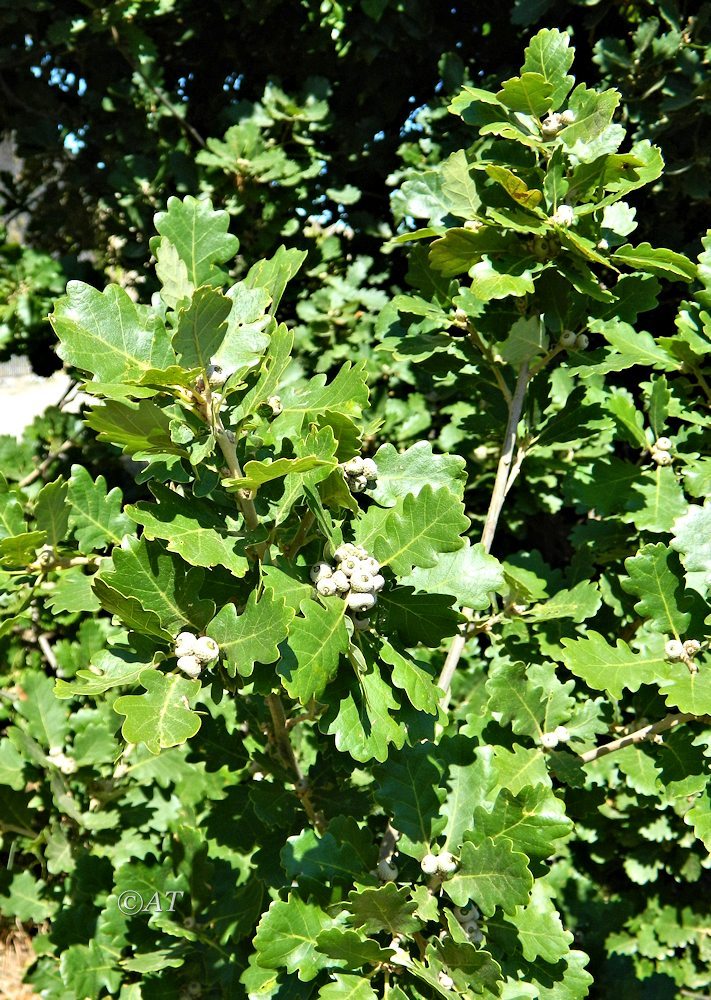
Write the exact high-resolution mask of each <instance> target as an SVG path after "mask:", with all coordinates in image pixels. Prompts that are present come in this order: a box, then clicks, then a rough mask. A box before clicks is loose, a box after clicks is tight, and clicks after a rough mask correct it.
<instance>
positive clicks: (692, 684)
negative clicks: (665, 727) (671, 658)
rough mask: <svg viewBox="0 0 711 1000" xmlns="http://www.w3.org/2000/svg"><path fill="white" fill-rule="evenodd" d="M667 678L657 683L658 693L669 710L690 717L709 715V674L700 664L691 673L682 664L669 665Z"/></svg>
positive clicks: (710, 684) (710, 697)
mask: <svg viewBox="0 0 711 1000" xmlns="http://www.w3.org/2000/svg"><path fill="white" fill-rule="evenodd" d="M668 674H669V676H668V677H664V678H662V679H660V681H659V693H660V695H661V696H662V697H663V698H664V700H665V701H666V703H667V705H668V706H669V707H670V708H676V709H678V710H679V711H680V712H689V713H691V714H692V715H698V716H704V715H711V674H710V673H709V664H708V661H707V662H706V663H702V664H701V665H700V666H699V669H698V671H697V672H694V673H692V672H691V671H690V670H689V668H688V667H687V666H686V664H684V663H672V664H669V668H668Z"/></svg>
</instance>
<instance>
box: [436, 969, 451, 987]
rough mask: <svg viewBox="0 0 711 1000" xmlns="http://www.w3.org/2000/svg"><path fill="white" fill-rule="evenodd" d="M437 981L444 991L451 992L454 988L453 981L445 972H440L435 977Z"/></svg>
mask: <svg viewBox="0 0 711 1000" xmlns="http://www.w3.org/2000/svg"><path fill="white" fill-rule="evenodd" d="M437 981H438V982H439V985H440V986H441V987H442V989H444V990H451V989H452V987H453V986H454V980H453V979H452V977H451V976H448V975H447V973H446V972H440V974H439V975H438V976H437Z"/></svg>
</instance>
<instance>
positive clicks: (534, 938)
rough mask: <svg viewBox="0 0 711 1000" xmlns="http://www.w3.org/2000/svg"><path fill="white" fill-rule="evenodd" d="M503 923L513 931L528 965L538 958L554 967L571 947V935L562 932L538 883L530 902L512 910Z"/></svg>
mask: <svg viewBox="0 0 711 1000" xmlns="http://www.w3.org/2000/svg"><path fill="white" fill-rule="evenodd" d="M506 920H507V922H508V923H510V924H512V925H513V926H514V927H515V928H516V931H517V933H518V939H519V941H520V943H521V950H522V951H523V957H524V958H525V959H526V960H527V961H528V962H533V961H535V959H537V958H541V959H543V961H544V962H549V963H550V964H551V965H555V963H556V962H559V961H560V959H561V958H564V957H565V956H566V955H567V954H568V951H569V949H570V945H571V944H572V943H573V935H572V934H571V933H570V931H565V930H563V925H562V924H561V921H560V914H559V913H558V911H557V910H556V908H555V906H554V905H553V903H552V902H551V900H550V898H549V897H548V895H547V893H546V888H545V887H544V884H543V882H542V881H541V880H540V879H539V880H538V881H537V882H536V883H535V884H534V886H533V890H532V892H531V902H530V903H528V905H527V906H519V907H516V910H515V911H514V913H512V914H511V915H510V916H508V917H506Z"/></svg>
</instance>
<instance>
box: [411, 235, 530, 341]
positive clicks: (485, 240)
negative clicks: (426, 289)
mask: <svg viewBox="0 0 711 1000" xmlns="http://www.w3.org/2000/svg"><path fill="white" fill-rule="evenodd" d="M515 249H516V241H515V239H512V237H511V236H510V235H509V234H506V233H502V232H501V231H500V230H499V229H498V228H495V227H494V226H487V225H482V227H481V228H480V229H476V230H473V229H463V228H462V229H458V228H453V229H448V230H447V232H446V233H445V234H444V236H441V237H440V238H439V239H436V240H433V242H432V243H431V244H430V249H429V262H430V265H431V266H432V268H433V269H434V270H435V271H438V272H439V273H440V274H441V275H442V277H443V278H452V277H454V275H456V274H466V273H468V272H469V270H470V268H471V267H472V266H473V265H474V264H476V263H477V261H480V260H481V259H482V257H483V256H484V255H485V254H494V253H496V254H499V253H506V252H507V251H515ZM414 298H415V297H414V296H412V295H408V296H405V295H399V296H396V298H395V300H394V304H396V305H397V306H398V308H399V309H400V311H401V312H405V313H407V312H413V313H414V315H419V312H414V310H415V308H417V304H416V303H415V302H413V299H414ZM420 311H421V312H424V315H425V316H428V317H429V318H430V319H433V320H435V321H438V323H439V325H440V326H442V327H445V326H449V325H450V321H449V320H448V319H447V318H446V314H444V313H443V311H442V309H441V308H439V307H434V306H433V305H432V304H431V303H427V304H426V306H425V304H423V305H422V306H421V307H420Z"/></svg>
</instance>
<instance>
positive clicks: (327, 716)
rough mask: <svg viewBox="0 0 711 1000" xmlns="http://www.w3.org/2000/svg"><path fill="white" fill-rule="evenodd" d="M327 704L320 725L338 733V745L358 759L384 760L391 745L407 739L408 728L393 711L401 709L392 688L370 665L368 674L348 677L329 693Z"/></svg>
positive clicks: (337, 746) (397, 747)
mask: <svg viewBox="0 0 711 1000" xmlns="http://www.w3.org/2000/svg"><path fill="white" fill-rule="evenodd" d="M329 695H330V697H329V700H328V707H327V709H326V711H325V713H324V714H323V715H322V716H321V719H320V721H319V728H320V729H321V731H322V732H325V733H327V734H328V735H329V736H335V742H336V748H337V749H338V750H340V751H342V752H345V753H349V754H350V755H351V757H353V758H354V759H355V760H359V761H362V762H365V761H369V760H373V759H375V760H380V761H383V760H385V759H386V757H387V756H388V751H389V750H390V745H391V744H392V746H393V747H394V748H396V749H399V748H400V747H402V745H403V743H404V742H405V729H404V727H403V725H402V724H401V723H400V722H397V721H396V720H395V719H394V718H393V716H392V714H391V713H392V712H393V711H395V710H397V709H398V708H399V705H398V703H397V701H396V700H395V698H394V697H393V693H392V690H391V688H390V686H389V685H388V684H386V683H385V681H384V680H383V679H382V677H381V676H380V671H379V670H378V668H377V666H375V665H373V664H371V665H370V668H369V670H368V671H367V672H366V673H362V674H358V675H356V676H352V677H349V678H348V680H347V682H345V683H341V684H339V686H338V688H336V686H335V685H334V687H333V688H332V689H331V691H330V692H329Z"/></svg>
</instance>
